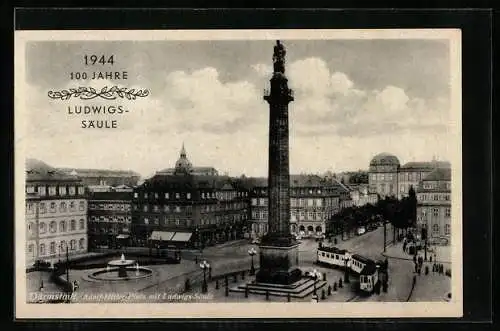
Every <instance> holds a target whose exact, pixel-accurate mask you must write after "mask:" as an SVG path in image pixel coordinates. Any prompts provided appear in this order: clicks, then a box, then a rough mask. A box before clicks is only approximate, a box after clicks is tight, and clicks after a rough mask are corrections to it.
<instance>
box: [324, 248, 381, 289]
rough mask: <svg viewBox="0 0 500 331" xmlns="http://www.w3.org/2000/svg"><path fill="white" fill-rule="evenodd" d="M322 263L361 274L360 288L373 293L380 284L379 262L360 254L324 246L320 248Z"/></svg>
mask: <svg viewBox="0 0 500 331" xmlns="http://www.w3.org/2000/svg"><path fill="white" fill-rule="evenodd" d="M316 262H317V263H318V264H320V265H325V266H328V267H333V268H339V269H344V270H345V268H348V269H349V271H351V272H353V273H354V274H356V275H357V276H359V289H360V290H361V291H362V292H365V293H373V292H374V291H375V289H376V287H377V286H379V285H380V284H379V282H380V280H379V270H378V269H379V267H380V265H379V263H377V262H375V261H373V260H372V259H369V258H367V257H364V256H362V255H359V254H351V253H349V252H348V251H347V250H345V249H339V248H337V247H328V246H323V247H321V248H318V251H317V261H316Z"/></svg>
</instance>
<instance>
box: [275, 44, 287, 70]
mask: <svg viewBox="0 0 500 331" xmlns="http://www.w3.org/2000/svg"><path fill="white" fill-rule="evenodd" d="M285 55H286V50H285V46H283V44H282V43H280V41H279V40H276V46H274V54H273V65H274V72H281V73H282V74H284V73H285Z"/></svg>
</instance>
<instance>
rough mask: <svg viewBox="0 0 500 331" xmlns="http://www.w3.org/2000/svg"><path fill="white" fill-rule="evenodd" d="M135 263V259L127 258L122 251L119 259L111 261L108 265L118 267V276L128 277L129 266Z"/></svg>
mask: <svg viewBox="0 0 500 331" xmlns="http://www.w3.org/2000/svg"><path fill="white" fill-rule="evenodd" d="M134 263H135V261H134V260H125V255H124V254H123V253H122V256H121V258H120V259H119V260H111V261H109V262H108V266H110V267H118V277H121V278H124V277H127V267H131V266H133V265H134Z"/></svg>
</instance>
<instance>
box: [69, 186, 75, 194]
mask: <svg viewBox="0 0 500 331" xmlns="http://www.w3.org/2000/svg"><path fill="white" fill-rule="evenodd" d="M69 195H75V187H74V186H70V187H69Z"/></svg>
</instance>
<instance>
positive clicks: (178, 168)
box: [174, 143, 193, 175]
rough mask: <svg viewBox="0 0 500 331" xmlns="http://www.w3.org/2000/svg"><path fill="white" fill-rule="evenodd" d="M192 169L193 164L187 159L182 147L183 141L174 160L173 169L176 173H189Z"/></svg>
mask: <svg viewBox="0 0 500 331" xmlns="http://www.w3.org/2000/svg"><path fill="white" fill-rule="evenodd" d="M192 171H193V165H192V164H191V162H190V161H189V160H188V158H187V156H186V149H185V148H184V143H182V148H181V153H180V156H179V159H178V160H177V162H175V171H174V173H175V174H176V175H178V174H179V175H180V174H189V173H191V172H192Z"/></svg>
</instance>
